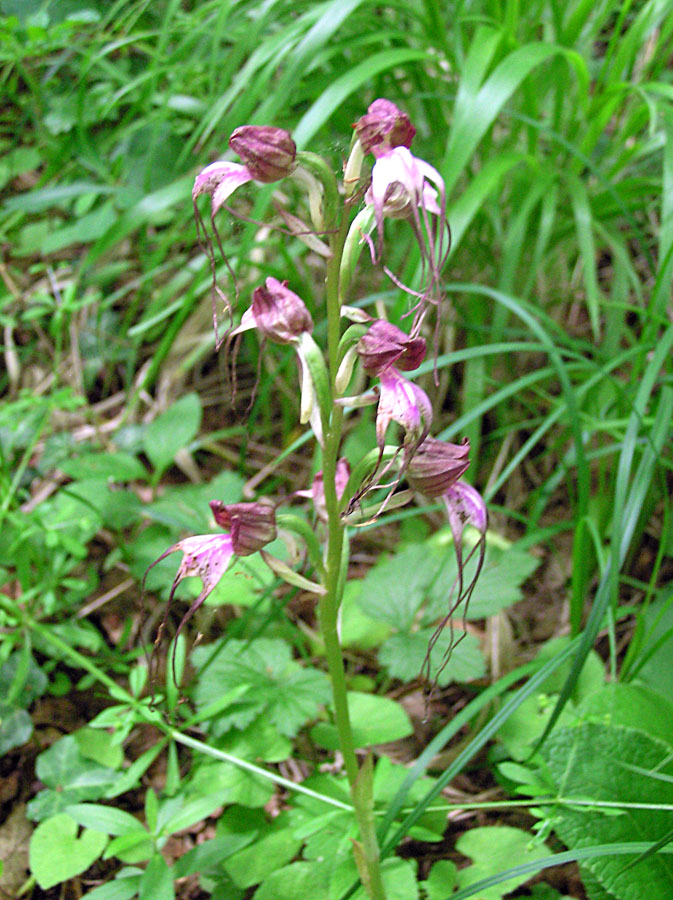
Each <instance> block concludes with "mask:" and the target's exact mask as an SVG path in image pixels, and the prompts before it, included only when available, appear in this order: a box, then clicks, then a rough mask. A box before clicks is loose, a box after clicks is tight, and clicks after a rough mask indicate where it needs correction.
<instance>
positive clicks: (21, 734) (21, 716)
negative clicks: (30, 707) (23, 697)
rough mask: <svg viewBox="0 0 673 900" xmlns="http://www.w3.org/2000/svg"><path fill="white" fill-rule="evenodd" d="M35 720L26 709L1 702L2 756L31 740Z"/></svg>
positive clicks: (0, 738) (0, 751)
mask: <svg viewBox="0 0 673 900" xmlns="http://www.w3.org/2000/svg"><path fill="white" fill-rule="evenodd" d="M32 733H33V720H32V719H31V718H30V715H29V714H28V713H27V712H26V710H25V709H21V708H20V707H18V706H12V705H10V704H8V703H0V756H3V755H4V754H5V753H7V752H8V751H9V750H13V749H14V748H15V747H21V745H22V744H25V743H26V742H27V741H29V740H30V736H31V734H32Z"/></svg>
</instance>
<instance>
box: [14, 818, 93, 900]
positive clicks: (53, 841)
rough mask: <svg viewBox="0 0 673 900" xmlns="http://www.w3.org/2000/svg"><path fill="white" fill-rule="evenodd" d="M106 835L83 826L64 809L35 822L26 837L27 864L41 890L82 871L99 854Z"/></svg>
mask: <svg viewBox="0 0 673 900" xmlns="http://www.w3.org/2000/svg"><path fill="white" fill-rule="evenodd" d="M107 841H108V839H107V835H105V834H101V833H100V832H98V831H91V830H90V829H89V830H85V831H83V832H82V834H81V835H80V836H79V837H78V836H77V823H76V822H75V821H74V820H73V819H71V818H70V816H68V815H66V814H65V813H61V814H60V815H57V816H53V817H51V818H49V819H47V820H46V821H44V822H42V823H41V824H40V825H38V826H37V828H36V829H35V831H34V832H33V835H32V837H31V839H30V868H31V871H32V873H33V875H34V876H35V880H36V881H37V883H38V884H39V885H40V887H41V888H42V889H43V890H47V888H50V887H53V886H54V885H55V884H60V883H61V882H63V881H67V880H68V879H69V878H73V877H74V876H75V875H79V874H80V872H85V871H86V870H87V869H88V868H89V866H90V865H91V864H92V863H93V862H94V861H95V860H96V859H98V857H99V856H100V855H101V853H102V852H103V850H104V849H105V845H106V844H107Z"/></svg>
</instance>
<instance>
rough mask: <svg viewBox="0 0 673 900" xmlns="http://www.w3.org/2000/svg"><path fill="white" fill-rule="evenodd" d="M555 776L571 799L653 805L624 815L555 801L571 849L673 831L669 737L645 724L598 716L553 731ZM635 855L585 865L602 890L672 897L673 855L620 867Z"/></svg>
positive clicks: (548, 748) (546, 749) (549, 755)
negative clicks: (604, 721)
mask: <svg viewBox="0 0 673 900" xmlns="http://www.w3.org/2000/svg"><path fill="white" fill-rule="evenodd" d="M541 752H542V755H543V757H544V759H545V761H546V763H547V767H548V770H549V773H550V775H551V777H552V778H553V779H554V781H555V782H556V784H557V785H558V790H559V794H560V796H562V797H563V798H564V799H566V800H572V798H579V799H582V800H584V801H585V802H586V801H587V800H597V801H600V800H603V801H608V802H610V803H619V802H623V803H635V804H649V805H651V806H650V808H648V809H635V808H631V809H628V810H627V811H625V813H624V814H623V815H605V814H604V813H603V812H602V811H601V810H599V809H597V810H595V811H594V810H591V808H587V807H586V806H583V807H576V808H572V807H568V806H566V805H563V806H559V807H556V808H555V809H554V812H553V821H554V829H555V831H556V832H557V834H558V835H559V837H560V838H561V840H562V841H563V842H564V843H565V844H566V845H567V846H568V847H569V848H571V849H577V848H581V847H588V846H592V845H596V844H604V843H605V844H609V843H619V842H627V841H629V840H633V839H634V837H635V836H637V838H638V840H639V841H644V842H648V841H652V842H656V841H658V840H660V839H661V838H663V837H664V835H667V834H668V833H669V832H671V830H673V812H672V811H671V809H670V808H669V809H664V808H661V809H657V807H658V806H659V805H669V807H670V805H672V804H673V766H672V765H671V748H670V745H669V744H666V743H664V742H663V741H659V740H656V739H654V738H652V737H650V736H649V735H647V734H645V733H644V732H642V731H638V730H635V729H633V728H625V727H622V726H607V725H598V724H593V723H587V724H583V725H581V726H580V727H577V728H564V729H559V730H558V731H556V732H553V733H552V734H551V736H550V737H549V739H548V741H547V743H546V744H545V745H544V746H543V748H542V751H541ZM631 861H632V857H628V856H624V855H613V856H605V857H600V858H596V859H593V860H588V861H585V862H584V863H582V864H581V867H582V870H583V871H585V870H586V871H587V873H588V874H589V875H590V876H591V877H592V879H593V880H594V881H595V882H596V883H597V886H598V888H599V891H601V892H603V893H604V892H606V891H607V892H609V895H610V896H613V897H615V898H618V900H638V898H641V897H647V898H648V900H668V898H669V897H670V895H671V884H673V862H672V861H671V859H670V857H668V856H665V855H663V854H659V855H654V856H650V857H648V858H646V859H642V860H640V861H639V862H638V864H637V865H635V866H633V867H632V868H629V869H628V871H624V872H622V870H623V869H624V867H625V866H626V865H627V864H628V863H629V862H631Z"/></svg>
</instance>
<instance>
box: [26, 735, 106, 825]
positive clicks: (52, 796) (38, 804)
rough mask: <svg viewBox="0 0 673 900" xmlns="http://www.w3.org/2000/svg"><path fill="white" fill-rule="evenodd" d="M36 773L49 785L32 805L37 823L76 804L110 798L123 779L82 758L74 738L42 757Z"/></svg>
mask: <svg viewBox="0 0 673 900" xmlns="http://www.w3.org/2000/svg"><path fill="white" fill-rule="evenodd" d="M36 773H37V777H38V778H39V779H40V781H42V782H43V783H44V784H45V785H47V788H46V789H45V790H42V791H40V793H39V794H38V795H37V796H36V797H34V798H33V799H32V800H31V801H30V803H29V804H28V813H29V815H30V816H31V818H33V819H37V820H41V819H45V818H47V817H48V816H54V815H55V814H56V813H59V812H61V811H62V810H64V809H65V807H66V806H69V805H70V804H72V803H80V802H82V801H84V800H97V799H98V798H100V797H104V796H106V792H107V790H108V789H109V788H110V787H112V786H113V785H114V784H115V782H116V781H117V779H118V778H119V774H118V773H117V772H115V770H114V769H110V768H107V767H106V766H101V765H99V764H98V763H95V762H93V761H92V760H89V759H86V758H85V757H84V756H82V754H81V753H80V751H79V748H78V746H77V741H76V739H75V738H74V736H73V735H67V736H66V737H63V738H61V739H60V740H58V741H56V743H55V744H52V746H51V747H50V748H49V749H48V750H45V752H44V753H41V754H40V756H38V758H37V765H36ZM71 821H72V820H71Z"/></svg>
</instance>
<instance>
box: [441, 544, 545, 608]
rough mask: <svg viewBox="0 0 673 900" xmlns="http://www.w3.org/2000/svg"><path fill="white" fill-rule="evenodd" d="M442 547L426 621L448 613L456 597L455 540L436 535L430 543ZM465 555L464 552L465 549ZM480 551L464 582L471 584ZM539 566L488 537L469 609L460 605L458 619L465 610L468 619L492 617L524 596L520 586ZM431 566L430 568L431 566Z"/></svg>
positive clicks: (529, 557) (511, 548)
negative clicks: (441, 557)
mask: <svg viewBox="0 0 673 900" xmlns="http://www.w3.org/2000/svg"><path fill="white" fill-rule="evenodd" d="M432 543H434V544H435V546H437V547H440V546H441V548H442V555H443V564H442V565H441V566H440V568H439V574H438V575H437V577H436V578H435V580H434V582H433V583H432V585H431V587H430V590H429V599H428V605H427V611H426V614H425V616H424V622H425V624H429V623H430V622H433V621H435V620H436V619H439V618H440V617H442V616H444V615H446V612H447V610H448V608H449V604H450V603H451V598H452V597H454V596H455V592H456V589H457V588H456V584H457V582H456V579H457V576H458V566H457V564H456V559H455V554H454V552H453V542H452V541H451V539H450V537H449V535H448V534H447V533H446V532H442V533H441V534H440V535H436V536H435V538H434V539H433V541H431V544H432ZM464 554H465V551H464ZM477 557H478V554H477V553H475V554H474V555H473V556H472V559H471V560H470V562H469V563H468V564H467V565H466V566H465V569H464V572H463V583H464V584H469V583H470V581H471V580H472V577H473V576H474V573H475V571H476V567H477V562H478V560H477ZM539 565H540V560H539V559H536V558H535V557H534V556H532V555H531V554H530V553H527V552H525V551H523V550H519V549H517V547H516V546H515V545H514V546H510V547H504V548H503V547H501V546H496V545H495V542H494V541H493V540H491V541H490V542H489V539H488V536H487V539H486V557H485V559H484V565H483V567H482V570H481V573H480V575H479V580H478V581H477V583H476V585H475V588H474V592H473V593H472V597H471V598H470V602H469V605H468V608H467V610H464V609H463V606H462V605H461V606H460V607H459V608H458V609H457V610H456V611H455V614H454V615H455V618H456V619H460V617H461V616H462V615H463V613H465V616H466V618H467V619H470V620H474V619H484V618H487V617H488V616H493V615H495V614H496V613H497V612H500V610H502V609H506V608H507V607H508V606H512V605H513V604H514V603H516V602H517V601H518V600H520V599H521V597H522V593H521V590H520V585H521V584H523V582H524V581H526V579H527V578H530V576H531V575H532V574H533V572H534V571H535V570H536V569H537V567H538V566H539ZM428 568H430V567H429V566H428Z"/></svg>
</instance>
